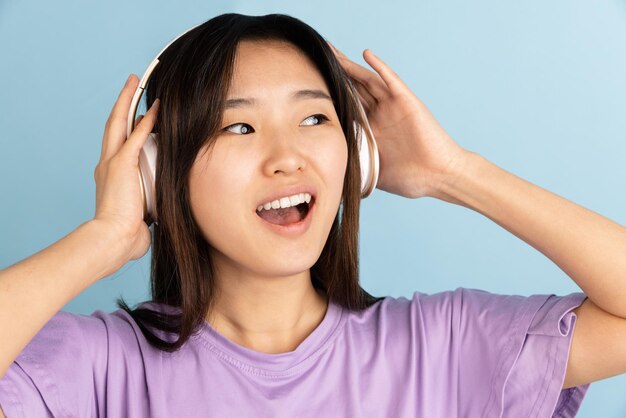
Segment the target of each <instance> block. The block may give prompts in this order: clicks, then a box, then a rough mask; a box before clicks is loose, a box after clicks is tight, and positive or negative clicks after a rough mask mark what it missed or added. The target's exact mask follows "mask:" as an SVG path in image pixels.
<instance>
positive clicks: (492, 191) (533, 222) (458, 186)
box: [333, 48, 626, 387]
mask: <svg viewBox="0 0 626 418" xmlns="http://www.w3.org/2000/svg"><path fill="white" fill-rule="evenodd" d="M333 50H334V51H335V54H336V56H337V58H338V59H339V60H340V62H341V64H342V66H343V68H344V69H345V70H346V72H347V74H348V75H349V76H350V78H351V79H352V80H353V81H354V82H355V83H356V89H357V91H358V93H359V99H360V100H361V101H362V102H363V105H364V107H365V108H366V112H367V118H368V120H369V122H370V124H371V126H372V130H373V131H374V135H375V137H376V141H377V143H378V145H379V147H378V148H379V152H380V167H381V172H380V177H379V181H378V185H377V188H379V189H381V190H385V191H387V192H390V193H394V194H397V195H400V196H405V197H409V198H417V197H421V196H430V197H435V198H438V199H441V200H444V201H447V202H450V203H454V204H457V205H462V206H465V207H468V208H470V209H473V210H475V211H478V212H480V213H482V214H483V215H485V216H487V217H488V218H490V219H492V220H493V221H494V222H496V223H497V224H499V225H500V226H502V227H504V228H505V229H506V230H508V231H509V232H511V233H512V234H514V235H515V236H517V237H518V238H521V239H522V240H524V241H525V242H527V243H528V244H530V245H531V246H533V247H534V248H536V249H537V250H539V251H540V252H542V253H543V254H544V255H546V256H547V257H548V258H549V259H550V260H552V261H553V262H554V263H556V264H557V265H558V266H559V267H560V268H561V269H562V270H563V271H564V272H565V273H566V274H567V275H568V276H569V277H570V278H572V280H574V281H575V282H576V284H578V286H579V287H580V288H582V289H583V290H584V292H585V294H586V295H587V296H588V298H587V299H585V301H584V302H583V303H582V304H581V305H580V306H579V307H578V308H576V309H574V313H575V314H576V316H577V321H576V326H575V327H574V334H573V336H572V343H571V348H570V356H569V359H568V364H567V371H566V376H565V381H564V387H570V386H575V385H580V384H584V383H589V382H593V381H596V380H600V379H602V378H606V377H610V376H615V375H617V374H622V373H626V357H625V356H624V354H623V353H625V352H626V319H625V318H626V228H624V227H623V226H621V225H619V224H617V223H615V222H612V221H611V220H609V219H607V218H604V217H602V216H600V215H598V214H597V213H594V212H592V211H590V210H588V209H585V208H583V207H581V206H578V205H576V204H574V203H572V202H570V201H568V200H566V199H564V198H562V197H560V196H557V195H555V194H553V193H551V192H549V191H547V190H545V189H542V188H540V187H538V186H536V185H534V184H532V183H529V182H527V181H525V180H524V179H521V178H520V177H517V176H515V175H513V174H511V173H509V172H507V171H505V170H503V169H501V168H500V167H498V166H496V165H495V164H493V163H491V162H489V161H488V160H486V159H485V158H483V157H481V156H480V155H478V154H475V153H472V152H470V151H467V150H465V149H463V148H461V147H459V146H458V144H456V142H454V140H453V139H452V138H451V137H450V136H449V135H448V134H447V133H446V132H445V130H444V129H443V128H442V127H441V126H440V125H439V123H438V122H437V120H436V119H435V118H434V116H433V115H432V114H431V112H430V111H429V110H428V108H427V107H426V106H425V105H424V104H423V103H422V102H421V100H419V98H417V96H415V95H414V94H413V92H412V91H411V90H410V89H409V88H408V86H407V85H406V84H404V82H403V81H402V80H401V79H400V77H398V75H397V74H396V73H395V72H394V71H393V70H392V69H391V68H390V67H389V66H388V65H387V64H385V63H384V62H383V61H382V60H381V59H380V58H378V57H376V56H375V55H374V54H373V53H372V52H371V51H369V50H365V51H364V52H363V58H364V59H365V61H367V63H368V64H369V65H371V66H372V68H374V70H376V73H374V72H372V71H370V70H369V69H366V68H364V67H362V66H360V65H358V64H356V63H354V62H352V61H351V60H350V59H348V58H347V57H346V56H345V55H344V54H343V53H341V52H340V51H338V50H336V49H334V48H333ZM598 353H602V355H598Z"/></svg>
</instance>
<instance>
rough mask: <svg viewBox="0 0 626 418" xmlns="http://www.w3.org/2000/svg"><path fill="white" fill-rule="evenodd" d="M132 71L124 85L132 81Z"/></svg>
mask: <svg viewBox="0 0 626 418" xmlns="http://www.w3.org/2000/svg"><path fill="white" fill-rule="evenodd" d="M132 76H133V75H132V73H131V75H129V76H128V78H127V79H126V83H125V84H124V87H126V86H128V83H130V78H131V77H132Z"/></svg>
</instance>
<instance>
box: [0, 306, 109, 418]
mask: <svg viewBox="0 0 626 418" xmlns="http://www.w3.org/2000/svg"><path fill="white" fill-rule="evenodd" d="M106 363H107V333H106V329H105V326H104V323H103V322H102V320H100V319H98V318H96V317H92V316H84V315H78V314H73V313H69V312H64V311H59V312H57V313H56V314H55V315H54V316H53V317H52V318H51V319H50V320H49V321H48V322H47V323H46V325H44V327H43V328H42V329H41V330H39V332H38V333H37V334H36V335H35V337H33V339H32V340H31V341H30V342H29V343H28V345H27V346H26V347H24V349H23V350H22V352H21V353H20V354H19V356H18V357H17V358H16V359H15V361H14V362H13V363H12V365H11V366H10V367H9V369H8V370H7V372H6V373H5V374H4V376H3V377H2V379H0V407H2V409H3V411H4V413H5V415H6V416H7V418H14V417H15V418H17V417H25V418H26V417H28V418H30V417H52V416H54V417H90V416H97V415H98V413H97V411H96V410H95V408H96V402H95V400H96V398H97V397H98V393H97V392H98V391H101V390H103V389H104V384H103V382H104V379H105V377H106V368H107V364H106Z"/></svg>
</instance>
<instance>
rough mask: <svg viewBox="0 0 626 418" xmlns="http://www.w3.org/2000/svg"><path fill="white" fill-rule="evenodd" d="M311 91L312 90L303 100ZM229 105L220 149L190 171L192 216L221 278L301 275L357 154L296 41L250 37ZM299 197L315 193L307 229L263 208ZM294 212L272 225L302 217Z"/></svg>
mask: <svg viewBox="0 0 626 418" xmlns="http://www.w3.org/2000/svg"><path fill="white" fill-rule="evenodd" d="M302 90H308V91H309V93H308V94H307V93H300V94H299V95H295V93H296V92H298V91H302ZM310 91H318V93H311V92H310ZM324 96H327V97H324ZM235 99H237V100H235ZM239 99H246V100H239ZM227 100H231V105H228V104H227V106H226V108H225V110H224V117H223V120H222V124H221V126H220V128H221V129H220V131H219V132H218V134H217V137H216V138H215V142H214V144H213V146H212V150H211V151H210V152H206V153H205V152H203V151H204V149H202V150H201V152H200V153H199V154H198V156H197V158H196V160H195V162H194V166H193V167H192V169H191V173H190V179H189V190H190V200H191V208H192V212H193V216H194V218H195V220H196V222H197V223H198V225H199V227H200V229H201V230H202V233H203V235H204V237H205V239H206V240H207V241H208V242H209V244H210V245H211V246H212V247H213V254H212V258H213V261H214V262H215V263H216V267H217V268H218V272H219V271H220V270H221V271H229V272H231V273H235V272H237V273H236V274H247V275H254V276H264V277H277V276H290V275H294V274H298V273H301V272H303V271H305V270H307V269H309V268H310V267H311V266H313V264H314V263H315V262H316V261H317V259H318V258H319V255H320V254H321V252H322V249H323V248H324V244H325V242H326V239H327V237H328V233H329V231H330V228H331V226H332V223H333V220H334V218H335V216H336V214H337V211H338V208H339V204H340V200H341V195H342V191H343V190H342V189H343V180H344V175H345V172H346V165H347V156H348V150H347V144H346V139H345V136H344V134H343V131H342V129H341V125H340V124H339V120H338V117H337V113H336V112H335V108H334V106H333V103H332V101H331V99H330V92H329V90H328V88H327V87H326V84H325V82H324V79H323V77H322V75H321V74H320V73H319V72H318V70H317V69H316V67H315V66H314V64H313V63H312V62H311V61H309V59H308V58H307V57H306V56H305V55H303V53H301V52H300V51H299V50H298V49H297V48H295V47H294V46H292V45H291V44H288V43H283V42H278V41H264V42H252V41H243V42H241V43H240V44H239V47H238V49H237V54H236V58H235V67H234V74H233V79H232V82H231V86H230V89H229V91H228V95H227ZM227 103H228V101H227ZM315 115H318V116H315ZM319 115H323V116H319ZM325 118H327V119H328V120H325ZM292 186H295V187H296V189H295V190H294V189H291V190H285V189H286V188H288V187H292ZM299 187H303V188H302V189H299ZM299 191H301V192H302V193H304V192H305V191H308V192H309V193H311V195H312V202H311V203H313V205H312V206H310V209H309V213H308V215H307V219H305V221H304V222H303V224H304V227H298V228H293V227H291V228H293V229H292V230H291V231H286V229H287V228H289V227H284V226H283V227H280V226H277V225H274V224H273V223H270V222H268V221H267V220H264V219H263V218H262V217H261V216H260V215H259V213H258V212H257V209H258V207H259V206H261V205H263V204H266V203H268V202H272V201H276V200H278V201H279V202H280V200H281V198H283V197H289V196H293V195H294V194H298V193H299ZM283 202H284V200H283ZM290 202H291V201H290ZM294 203H297V201H294ZM274 205H275V204H274ZM266 206H267V205H266ZM292 211H293V212H292V213H291V215H290V216H292V218H282V217H279V218H278V219H275V220H273V222H276V221H278V222H287V221H290V220H291V221H293V220H294V219H300V218H299V217H298V215H297V214H298V213H299V212H296V211H295V209H292ZM270 212H274V211H267V213H268V214H269V213H270Z"/></svg>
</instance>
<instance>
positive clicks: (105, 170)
mask: <svg viewBox="0 0 626 418" xmlns="http://www.w3.org/2000/svg"><path fill="white" fill-rule="evenodd" d="M138 82H139V79H138V78H137V76H136V75H135V74H131V75H130V77H129V78H128V80H127V81H126V84H125V85H124V88H123V89H122V91H121V93H120V95H119V97H118V98H117V101H116V102H115V105H114V106H113V110H112V111H111V114H110V116H109V119H108V120H107V122H106V125H105V129H104V137H103V140H102V152H101V155H100V161H99V162H98V164H97V165H96V168H95V171H94V179H95V181H96V214H95V216H94V219H93V221H95V222H96V223H97V224H99V225H100V226H102V227H104V228H105V229H107V230H110V231H111V232H112V233H113V234H115V236H116V237H117V238H118V239H119V240H120V245H121V246H122V248H123V249H124V250H125V253H124V254H127V256H128V259H127V261H128V260H136V259H138V258H140V257H142V256H143V255H145V254H146V252H147V251H148V248H150V241H151V236H150V230H149V229H148V225H147V224H146V223H145V222H144V220H143V217H142V210H143V200H142V194H141V186H140V184H139V174H138V170H139V152H140V151H141V148H142V147H143V145H144V143H145V142H146V139H147V138H148V135H149V134H150V132H151V131H152V127H153V126H154V123H155V122H156V116H157V112H158V108H159V100H158V99H157V100H155V102H154V104H153V105H152V107H151V108H150V109H149V110H148V111H147V112H146V115H145V117H142V116H139V117H138V118H137V121H138V124H135V129H134V130H133V132H132V133H131V134H130V136H129V137H128V138H126V124H127V119H128V111H129V108H130V103H131V100H132V97H133V94H134V93H135V90H136V89H137V84H138Z"/></svg>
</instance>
